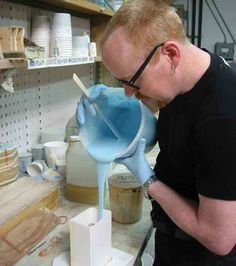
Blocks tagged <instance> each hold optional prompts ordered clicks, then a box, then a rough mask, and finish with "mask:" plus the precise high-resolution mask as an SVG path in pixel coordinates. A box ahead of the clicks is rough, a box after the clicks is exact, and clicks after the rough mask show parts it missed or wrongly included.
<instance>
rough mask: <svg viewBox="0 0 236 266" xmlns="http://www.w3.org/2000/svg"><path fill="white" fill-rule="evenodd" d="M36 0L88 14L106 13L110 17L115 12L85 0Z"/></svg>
mask: <svg viewBox="0 0 236 266" xmlns="http://www.w3.org/2000/svg"><path fill="white" fill-rule="evenodd" d="M37 2H43V3H46V4H48V5H51V6H55V7H61V8H66V9H69V10H72V11H78V12H81V13H84V14H88V15H106V16H108V17H112V16H113V15H114V14H115V12H114V11H113V10H111V9H108V8H105V7H102V6H99V5H97V4H94V3H91V2H89V1H85V0H37Z"/></svg>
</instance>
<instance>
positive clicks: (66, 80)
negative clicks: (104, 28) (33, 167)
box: [0, 1, 95, 152]
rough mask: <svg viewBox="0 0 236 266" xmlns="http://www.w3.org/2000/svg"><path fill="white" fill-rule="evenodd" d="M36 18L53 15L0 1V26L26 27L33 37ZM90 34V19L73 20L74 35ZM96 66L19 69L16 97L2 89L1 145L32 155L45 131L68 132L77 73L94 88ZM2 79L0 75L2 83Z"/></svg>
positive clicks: (0, 104)
mask: <svg viewBox="0 0 236 266" xmlns="http://www.w3.org/2000/svg"><path fill="white" fill-rule="evenodd" d="M34 14H40V15H49V16H52V15H53V13H52V12H49V11H45V10H40V9H36V8H31V7H28V6H24V5H18V4H13V3H10V2H5V1H0V25H1V26H9V25H17V26H23V27H25V30H26V37H27V38H29V37H30V21H31V17H32V16H33V15H34ZM85 31H86V32H88V33H90V22H89V20H87V19H82V18H78V17H72V34H73V35H78V34H81V33H83V32H85ZM94 68H95V66H94V64H85V65H78V66H66V67H57V68H45V69H38V70H27V69H24V68H21V69H17V73H16V74H15V76H14V78H13V80H14V89H15V92H14V93H10V92H6V91H4V90H3V89H0V142H2V143H12V144H17V145H18V149H19V151H20V152H25V151H30V150H31V146H32V145H33V144H35V143H39V137H40V131H41V130H42V129H45V128H49V127H55V128H65V126H66V123H67V122H68V120H69V119H70V118H71V116H73V115H74V113H75V109H76V105H77V101H78V99H79V97H80V91H79V89H78V88H77V86H76V85H75V84H74V82H73V80H72V75H73V73H76V74H77V75H78V76H79V77H80V78H81V80H82V82H83V83H84V84H85V86H87V87H89V86H91V85H93V84H94V76H95V75H94V73H95V70H94ZM2 80H3V75H1V81H2Z"/></svg>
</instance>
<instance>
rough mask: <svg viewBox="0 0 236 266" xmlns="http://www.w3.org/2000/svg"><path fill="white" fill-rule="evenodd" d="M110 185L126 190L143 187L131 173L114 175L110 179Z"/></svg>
mask: <svg viewBox="0 0 236 266" xmlns="http://www.w3.org/2000/svg"><path fill="white" fill-rule="evenodd" d="M108 183H109V185H110V186H112V187H116V188H124V189H133V188H139V187H141V185H140V184H139V183H138V181H137V178H136V177H135V176H133V175H132V174H130V173H120V174H115V175H112V176H110V177H109V179H108Z"/></svg>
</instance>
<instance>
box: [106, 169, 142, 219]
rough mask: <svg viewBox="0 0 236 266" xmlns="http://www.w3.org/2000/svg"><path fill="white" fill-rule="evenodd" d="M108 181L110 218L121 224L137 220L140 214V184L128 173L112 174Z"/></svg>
mask: <svg viewBox="0 0 236 266" xmlns="http://www.w3.org/2000/svg"><path fill="white" fill-rule="evenodd" d="M108 183H109V198H110V208H111V211H112V219H113V220H114V221H116V222H118V223H122V224H131V223H135V222H137V221H138V220H139V219H140V218H141V215H142V206H143V189H142V186H141V185H140V184H139V183H138V182H137V181H136V178H135V177H134V176H133V175H131V174H130V173H121V174H115V175H112V176H111V177H110V178H109V180H108Z"/></svg>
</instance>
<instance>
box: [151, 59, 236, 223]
mask: <svg viewBox="0 0 236 266" xmlns="http://www.w3.org/2000/svg"><path fill="white" fill-rule="evenodd" d="M158 135H159V146H160V153H159V154H158V157H157V160H156V166H155V172H156V176H157V177H158V178H159V179H160V180H162V181H163V182H164V183H165V184H167V185H168V186H170V187H171V188H173V189H174V190H175V191H177V192H178V193H180V194H181V195H182V196H184V197H186V198H189V199H192V200H195V201H198V200H199V199H198V194H201V195H204V196H207V197H211V198H216V199H223V200H236V75H235V73H234V72H232V70H231V69H230V67H229V66H228V65H227V64H225V62H224V60H223V59H222V58H220V57H218V56H216V55H213V54H211V63H210V66H209V68H208V69H207V71H206V72H205V73H204V75H203V76H202V78H201V79H200V80H199V81H198V83H197V84H196V85H195V86H194V87H193V88H192V89H191V90H190V91H189V92H187V93H185V94H182V95H179V96H177V97H176V98H175V99H174V100H173V101H172V102H171V103H170V104H169V105H167V106H166V107H164V108H162V109H161V111H160V114H159V120H158ZM176 211H178V210H176ZM152 217H153V218H154V219H157V220H159V221H164V222H166V223H171V224H172V225H173V223H172V222H171V220H170V219H169V218H168V217H167V215H166V214H165V213H164V211H163V210H162V209H161V208H160V206H159V205H158V204H157V203H156V202H154V203H153V211H152Z"/></svg>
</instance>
